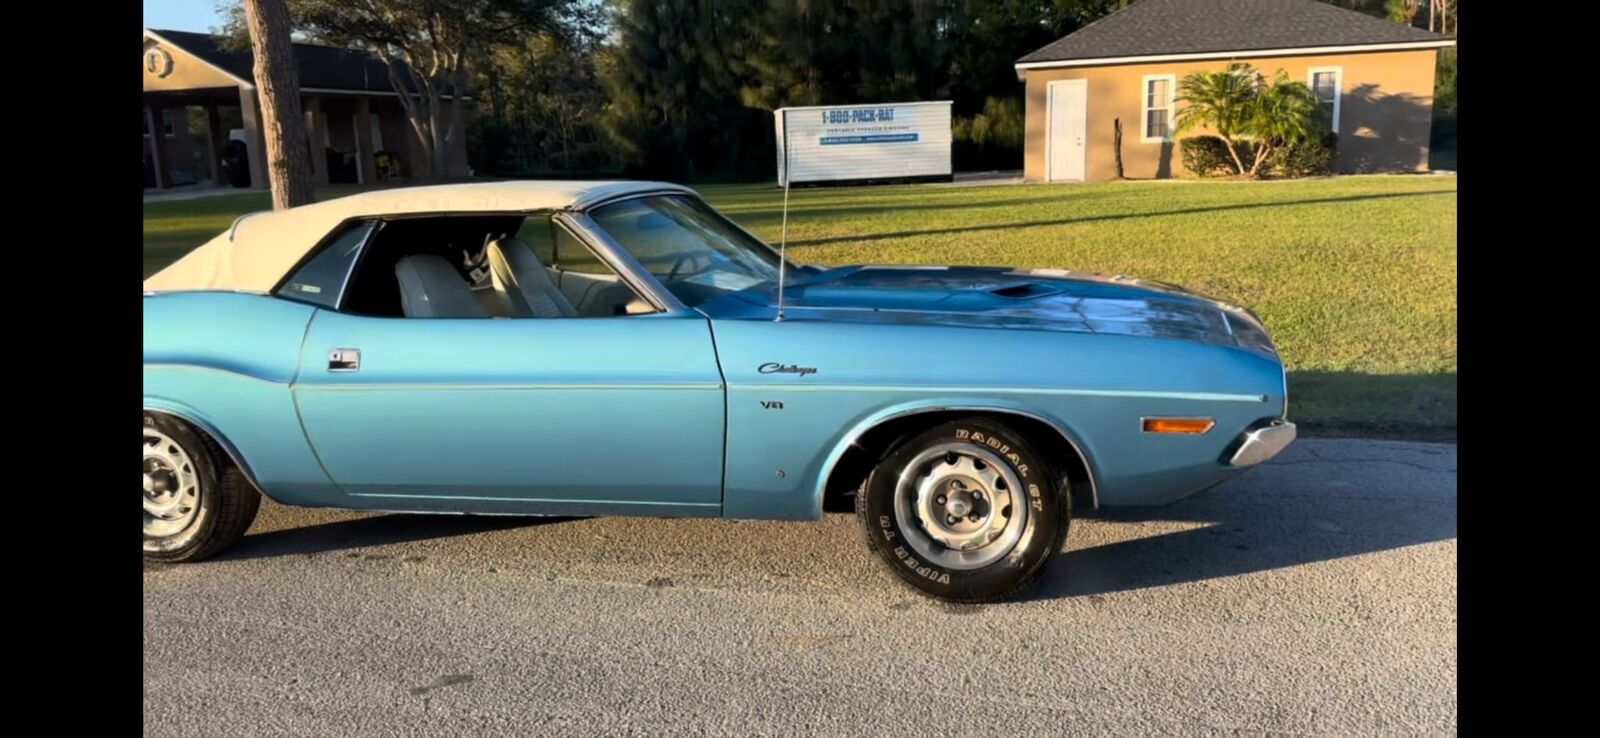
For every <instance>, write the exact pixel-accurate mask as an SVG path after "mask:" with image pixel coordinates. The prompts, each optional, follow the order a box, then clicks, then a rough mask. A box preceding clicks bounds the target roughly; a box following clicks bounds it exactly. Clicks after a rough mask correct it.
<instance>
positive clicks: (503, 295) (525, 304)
mask: <svg viewBox="0 0 1600 738" xmlns="http://www.w3.org/2000/svg"><path fill="white" fill-rule="evenodd" d="M488 257H489V274H490V279H491V280H493V284H494V293H495V296H496V298H497V300H498V301H499V303H500V305H501V308H502V309H503V310H504V311H505V313H506V314H507V315H511V316H512V317H533V318H571V317H575V316H577V315H578V309H577V308H574V307H573V306H572V302H571V301H569V300H568V299H567V296H566V295H564V294H562V292H561V290H558V289H556V283H555V281H554V280H553V279H551V274H550V271H549V270H547V269H546V268H545V265H544V264H543V263H542V262H540V261H539V255H538V254H535V253H534V252H533V249H532V248H530V247H529V246H528V244H526V243H523V242H522V241H519V240H517V239H515V238H500V239H497V240H495V241H492V242H490V243H489V246H488ZM557 276H559V275H557Z"/></svg>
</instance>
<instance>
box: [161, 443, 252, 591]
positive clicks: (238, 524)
mask: <svg viewBox="0 0 1600 738" xmlns="http://www.w3.org/2000/svg"><path fill="white" fill-rule="evenodd" d="M144 425H145V427H146V428H148V429H153V430H156V431H158V432H160V433H161V434H163V435H165V436H166V437H167V438H169V439H171V440H172V442H174V443H176V444H177V445H178V446H179V447H180V448H181V449H182V451H183V453H185V454H186V455H187V456H188V458H189V459H190V460H191V461H192V462H193V467H194V474H195V476H196V478H197V480H198V485H199V492H198V504H197V507H196V510H197V511H196V513H195V514H194V517H193V519H192V520H191V521H190V522H188V524H187V525H185V526H184V527H183V529H182V530H178V531H176V532H172V533H170V534H167V535H162V536H159V537H152V536H151V535H149V533H148V532H147V533H146V535H145V538H144V559H145V561H156V562H162V563H178V562H186V561H200V560H202V559H205V558H209V557H210V556H212V555H214V554H216V553H217V552H218V551H221V550H222V549H224V548H227V547H228V546H230V545H232V544H233V543H234V542H236V541H238V540H239V539H240V538H241V537H243V536H244V533H245V531H246V530H248V529H249V528H250V524H251V523H252V522H254V521H255V518H256V510H257V509H259V508H260V506H261V493H260V492H257V491H256V488H255V487H254V486H253V485H252V484H251V483H250V481H249V480H248V479H246V478H245V476H244V473H243V472H241V471H240V470H239V468H238V466H236V465H235V464H234V463H233V460H232V459H230V458H229V457H228V454H227V453H226V452H225V451H223V450H222V448H221V447H220V446H218V445H217V443H216V441H214V440H212V439H211V438H210V437H208V436H206V435H204V434H203V433H199V432H196V431H195V430H193V429H192V428H191V427H190V426H189V425H188V424H186V423H184V422H183V421H181V420H178V419H176V418H173V417H171V416H168V415H162V414H157V413H151V414H146V415H145V416H144ZM149 443H150V440H149V438H148V437H147V439H146V444H149ZM146 515H147V518H148V515H149V513H148V512H147V513H146Z"/></svg>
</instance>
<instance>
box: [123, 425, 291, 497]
mask: <svg viewBox="0 0 1600 738" xmlns="http://www.w3.org/2000/svg"><path fill="white" fill-rule="evenodd" d="M144 411H145V412H147V413H154V414H157V415H166V416H168V417H173V418H177V419H179V420H182V421H184V422H185V423H188V424H190V425H192V426H194V427H196V428H199V429H200V430H201V431H203V432H205V434H206V435H208V436H210V437H211V440H213V441H216V442H217V445H218V446H221V447H222V452H223V453H225V454H227V455H228V458H229V459H230V460H231V461H233V465H234V466H237V467H239V473H241V474H243V475H244V478H245V481H247V482H249V483H250V486H252V487H255V488H256V491H257V492H260V493H261V495H262V496H263V497H266V498H267V499H269V500H272V501H273V502H277V499H276V498H274V497H273V496H272V495H271V494H269V493H268V492H267V490H266V489H265V488H264V487H262V486H261V483H260V482H257V481H256V474H255V472H253V471H251V470H250V465H249V464H246V463H244V457H243V456H240V455H239V450H238V449H236V448H234V446H233V442H232V441H229V440H228V438H227V436H224V435H222V433H220V432H218V431H217V429H216V428H213V427H212V426H211V424H210V423H206V422H203V421H201V420H198V419H196V418H194V417H193V416H191V415H190V414H188V413H185V412H179V411H177V410H168V409H166V408H158V407H149V406H145V409H144Z"/></svg>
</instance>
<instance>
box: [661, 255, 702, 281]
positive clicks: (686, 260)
mask: <svg viewBox="0 0 1600 738" xmlns="http://www.w3.org/2000/svg"><path fill="white" fill-rule="evenodd" d="M698 259H699V255H696V253H683V255H678V258H677V259H675V261H674V263H672V269H669V271H667V277H666V280H664V282H672V280H674V279H677V277H678V269H683V264H688V266H690V267H693V266H694V263H696V261H698Z"/></svg>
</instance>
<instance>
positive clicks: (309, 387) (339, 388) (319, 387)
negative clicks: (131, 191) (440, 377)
mask: <svg viewBox="0 0 1600 738" xmlns="http://www.w3.org/2000/svg"><path fill="white" fill-rule="evenodd" d="M294 388H295V390H297V391H300V392H361V391H379V390H392V391H395V392H420V391H437V392H455V391H458V390H462V391H466V390H481V391H494V390H701V391H705V390H721V389H722V385H720V384H709V383H693V382H684V383H679V384H642V383H641V384H554V383H551V384H539V383H526V382H508V383H506V384H440V383H431V384H424V383H405V382H395V383H392V384H386V383H383V382H371V383H366V382H363V383H359V384H305V383H303V382H302V383H297V384H295V386H294Z"/></svg>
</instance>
